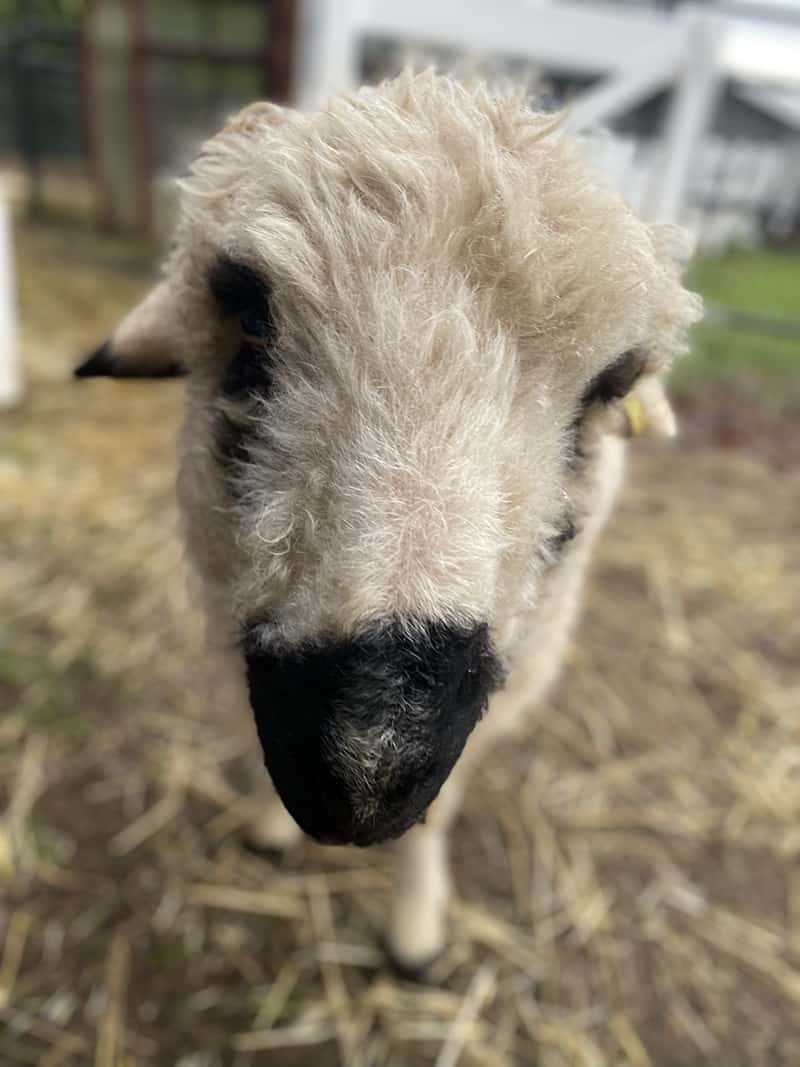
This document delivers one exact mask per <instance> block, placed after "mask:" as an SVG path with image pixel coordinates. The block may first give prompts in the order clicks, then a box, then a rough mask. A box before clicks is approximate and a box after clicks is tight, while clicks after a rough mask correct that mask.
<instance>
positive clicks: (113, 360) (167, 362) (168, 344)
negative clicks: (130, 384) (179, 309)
mask: <svg viewBox="0 0 800 1067" xmlns="http://www.w3.org/2000/svg"><path fill="white" fill-rule="evenodd" d="M179 336H180V332H179V329H178V323H177V321H176V302H175V300H174V299H173V295H172V293H171V290H170V286H169V285H168V283H167V282H161V283H160V284H159V285H157V286H156V287H155V289H153V290H152V291H151V292H150V293H149V294H148V295H147V296H146V297H145V298H144V300H143V301H142V302H141V303H140V304H138V305H137V306H136V307H135V308H134V309H133V310H132V311H131V312H129V313H128V314H127V315H126V316H125V318H124V319H123V320H122V322H121V323H120V324H119V326H118V327H117V329H116V330H115V331H114V333H113V334H112V335H111V337H110V338H109V340H108V341H106V342H105V343H104V344H102V345H100V347H99V348H97V349H95V351H94V352H92V354H91V355H90V356H89V357H88V358H87V359H85V360H84V361H83V363H81V364H80V366H78V367H76V368H75V372H74V374H75V377H76V378H97V377H104V378H177V377H180V376H181V375H183V374H185V373H186V369H185V367H184V366H183V365H182V363H181V361H180V360H179V359H178V358H177V356H176V354H175V353H176V349H177V339H178V337H179Z"/></svg>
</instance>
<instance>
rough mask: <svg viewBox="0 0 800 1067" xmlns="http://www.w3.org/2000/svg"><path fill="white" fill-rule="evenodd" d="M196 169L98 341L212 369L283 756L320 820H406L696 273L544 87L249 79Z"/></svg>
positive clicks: (258, 645)
mask: <svg viewBox="0 0 800 1067" xmlns="http://www.w3.org/2000/svg"><path fill="white" fill-rule="evenodd" d="M183 196H184V201H183V215H182V221H181V223H180V225H179V227H178V231H177V237H176V244H175V248H174V251H173V254H172V255H171V257H170V259H169V260H168V263H167V266H166V268H165V275H164V279H163V281H162V282H161V284H160V285H159V286H158V287H157V288H156V289H155V290H154V291H153V293H152V294H151V295H150V297H148V298H147V300H145V302H144V303H143V304H142V305H141V306H140V307H139V308H138V309H137V310H135V311H134V312H132V313H131V315H130V316H129V317H128V318H127V319H126V320H125V321H124V322H123V323H122V325H121V326H120V327H119V329H118V330H117V332H116V333H115V334H114V336H113V337H112V339H111V342H110V343H109V345H108V346H105V347H104V349H103V350H102V352H101V354H99V355H98V356H96V357H95V359H94V361H93V362H90V363H89V364H88V365H87V366H86V367H85V368H84V370H83V372H84V373H93V372H94V373H97V372H100V371H105V372H110V373H116V374H130V375H133V374H137V373H141V374H153V373H159V372H161V373H168V372H169V371H170V369H173V368H176V367H180V368H183V369H185V370H186V371H187V372H188V402H187V417H186V423H185V428H184V435H183V458H182V469H181V477H180V496H181V501H182V506H183V512H184V518H185V525H186V533H187V538H188V543H189V547H190V552H191V555H192V558H193V561H194V563H195V565H196V567H197V568H198V570H199V571H200V573H201V575H202V577H203V578H204V580H205V583H206V587H207V590H208V592H209V596H210V601H209V602H210V603H211V604H212V608H211V610H210V613H209V614H210V623H211V628H212V631H215V630H222V629H225V631H226V632H227V627H228V624H229V621H232V623H233V628H232V631H231V632H232V634H233V637H232V640H236V641H238V642H240V647H241V649H242V655H243V657H244V662H245V664H246V669H247V675H248V682H249V689H250V697H251V703H252V707H253V711H254V713H255V717H256V722H257V726H258V732H259V737H260V740H261V744H262V747H263V750H264V755H265V759H266V764H267V767H268V768H269V771H270V773H271V775H272V777H273V780H274V782H275V785H276V787H277V789H278V791H279V792H280V794H281V796H282V798H283V799H284V801H285V803H286V805H287V807H288V808H289V810H290V811H291V812H292V814H293V815H294V816H295V818H296V819H297V821H298V822H299V823H300V824H301V826H302V827H303V828H304V829H305V830H306V831H307V832H309V833H310V834H312V835H314V836H316V837H318V838H320V839H322V840H328V841H353V842H356V843H358V844H370V843H373V842H376V841H380V840H383V839H385V838H388V837H391V836H397V835H398V834H400V833H402V832H403V831H405V830H406V829H407V828H408V827H409V826H411V825H412V824H413V823H414V822H415V821H417V820H418V819H419V818H420V817H421V816H422V815H423V813H424V811H425V809H426V808H427V806H428V804H429V803H430V802H431V801H432V799H433V798H434V797H435V795H436V793H437V792H438V790H439V789H440V787H441V785H442V783H443V782H444V780H445V779H446V777H447V775H448V774H449V772H450V770H451V769H452V767H453V765H454V763H455V761H456V760H457V759H458V756H459V754H460V753H461V750H462V748H463V746H464V743H465V741H466V739H467V736H468V735H469V732H470V731H471V729H472V728H473V726H474V725H475V723H476V722H477V720H478V718H479V717H480V715H481V714H482V712H483V710H484V709H485V707H486V704H487V700H488V697H489V694H490V692H491V691H492V689H493V688H495V687H497V686H498V685H500V684H501V683H502V679H503V675H504V671H505V670H506V669H507V668H508V667H509V665H510V664H511V663H512V662H513V656H514V650H515V647H516V645H517V643H518V642H519V640H520V638H521V636H522V635H523V633H524V632H525V629H526V627H528V626H530V624H531V620H535V619H536V612H537V605H539V604H540V603H541V602H542V601H543V599H544V598H545V595H546V590H547V587H548V583H551V581H552V575H553V574H554V573H556V572H557V571H558V569H559V567H562V566H565V565H566V560H567V559H569V558H570V556H572V555H573V554H575V553H579V545H580V542H581V531H582V529H583V528H584V527H585V526H586V525H587V524H588V523H590V522H591V521H592V511H593V509H595V510H596V508H597V507H598V506H599V505H598V504H597V502H596V499H595V497H596V488H597V485H598V484H599V480H602V456H603V448H604V444H603V442H604V440H605V439H606V437H607V435H608V433H609V432H613V431H614V429H615V427H616V425H617V422H615V419H616V420H618V421H619V422H620V423H621V414H620V412H619V411H618V410H617V407H618V399H619V398H620V397H621V396H622V395H623V394H625V393H626V392H627V391H628V390H629V389H631V388H632V387H634V386H635V385H636V383H637V381H638V380H639V379H641V381H642V382H645V381H648V380H649V381H650V389H651V394H652V382H653V381H654V378H653V376H654V375H655V374H656V373H657V372H659V371H661V370H663V368H664V367H665V366H666V364H667V362H668V359H669V357H670V355H671V354H672V351H673V350H674V349H675V348H676V347H680V346H681V345H682V344H683V334H684V331H685V327H686V325H687V323H688V322H689V321H690V319H692V318H693V317H694V315H695V311H696V308H695V304H694V302H693V300H692V299H691V298H689V296H688V295H687V294H686V293H685V291H684V290H683V289H682V288H681V286H680V283H679V280H678V271H677V269H676V268H675V267H674V266H673V264H672V262H671V261H670V260H669V258H668V257H667V256H665V255H663V254H662V253H663V249H661V248H660V244H663V239H662V237H661V236H659V235H657V234H655V233H654V232H653V231H651V230H649V229H648V228H646V227H645V226H644V225H643V224H642V223H640V222H639V221H637V220H636V219H635V218H634V217H633V216H632V215H631V214H630V212H629V211H628V210H627V209H626V208H625V207H624V206H623V205H622V204H621V203H619V202H618V201H617V200H616V199H615V198H614V197H612V196H611V194H610V193H607V192H605V191H603V190H602V189H600V188H598V187H597V186H596V185H594V184H593V183H592V182H591V181H590V180H589V179H588V178H587V175H586V174H585V172H584V169H583V167H582V164H581V163H580V161H579V159H578V157H577V155H576V154H575V153H574V151H572V150H571V149H569V148H568V147H567V146H565V145H564V144H563V143H562V142H561V141H560V140H559V139H558V137H557V136H554V135H553V133H552V132H551V131H550V130H549V129H548V124H547V121H546V120H545V119H544V118H543V117H542V116H537V115H535V114H533V113H532V112H530V111H529V110H528V109H527V107H526V106H525V105H524V104H523V103H522V102H521V100H520V99H519V98H517V97H515V96H505V97H499V98H498V97H492V96H491V95H489V94H488V93H487V92H486V91H485V90H477V91H475V92H469V91H467V90H464V89H462V88H460V87H458V86H456V85H455V84H454V83H453V82H451V81H449V80H446V79H437V78H434V77H432V76H423V77H421V78H417V79H410V78H404V79H401V80H399V81H397V82H394V83H390V84H388V85H385V86H383V87H380V88H378V89H377V90H366V91H363V92H362V93H360V94H358V95H355V96H352V97H350V98H347V99H344V100H340V101H338V102H336V103H335V104H334V105H332V106H331V107H330V108H329V110H327V111H325V112H323V113H321V114H319V115H315V116H310V117H308V116H301V115H297V114H294V113H287V112H283V111H279V110H278V109H276V108H273V107H270V106H268V105H258V106H256V107H254V108H250V109H248V110H247V111H245V112H244V113H243V114H242V115H240V116H239V117H238V118H237V119H235V120H233V121H232V123H231V124H230V125H229V126H228V127H227V128H226V129H225V130H224V131H223V132H222V134H220V135H219V136H218V137H217V138H214V139H213V140H212V141H211V142H209V143H208V144H207V145H206V146H205V148H204V150H203V152H202V154H201V155H200V157H199V158H198V160H197V161H196V162H195V164H194V166H193V169H192V174H191V176H190V177H189V179H188V180H187V181H186V182H185V183H184V193H183ZM636 387H637V388H639V387H640V386H636ZM652 395H655V394H652ZM593 494H594V495H593ZM576 535H577V536H576Z"/></svg>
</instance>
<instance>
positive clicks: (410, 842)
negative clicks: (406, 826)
mask: <svg viewBox="0 0 800 1067" xmlns="http://www.w3.org/2000/svg"><path fill="white" fill-rule="evenodd" d="M395 849H396V852H395V863H394V878H393V881H392V903H391V918H390V924H389V939H388V946H387V947H388V950H389V955H390V956H391V959H392V963H393V964H394V966H395V968H396V970H397V971H398V973H399V974H400V975H401V976H402V977H405V978H411V979H415V980H417V981H419V980H424V979H425V978H426V977H427V972H428V969H429V967H430V965H431V964H432V963H433V961H434V960H435V959H436V958H437V956H439V955H440V953H441V952H442V949H443V948H444V946H445V930H446V918H447V916H446V912H447V901H448V898H449V895H450V872H449V865H448V858H447V828H446V826H443V825H441V824H438V823H436V822H434V823H431V822H430V821H428V822H426V823H425V824H422V825H419V826H415V827H413V829H411V830H409V831H408V833H407V834H405V835H404V836H403V837H401V839H400V840H399V841H398V842H397V844H396V845H395Z"/></svg>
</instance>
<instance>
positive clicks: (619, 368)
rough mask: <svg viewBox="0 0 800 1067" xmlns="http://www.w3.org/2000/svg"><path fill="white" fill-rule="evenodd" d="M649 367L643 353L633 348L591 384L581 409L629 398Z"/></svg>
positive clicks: (582, 399)
mask: <svg viewBox="0 0 800 1067" xmlns="http://www.w3.org/2000/svg"><path fill="white" fill-rule="evenodd" d="M646 365H647V357H646V356H645V354H644V353H643V352H640V351H639V350H638V349H636V348H632V349H631V350H630V351H629V352H623V354H622V355H621V356H620V357H619V359H616V360H615V361H614V362H613V363H612V364H611V365H610V366H609V367H606V368H605V370H603V371H601V372H600V373H599V374H598V375H597V376H596V377H595V378H593V379H592V380H591V382H589V384H588V386H587V387H586V389H585V390H584V391H583V395H582V397H581V407H582V408H588V407H589V406H590V405H591V404H593V403H594V402H595V401H596V400H599V401H601V402H602V403H603V404H609V403H610V402H611V401H612V400H620V399H622V397H624V396H627V395H628V393H629V392H630V391H631V389H632V388H633V387H634V385H635V384H636V381H637V379H638V378H639V377H640V376H641V375H642V373H643V372H644V369H645V367H646Z"/></svg>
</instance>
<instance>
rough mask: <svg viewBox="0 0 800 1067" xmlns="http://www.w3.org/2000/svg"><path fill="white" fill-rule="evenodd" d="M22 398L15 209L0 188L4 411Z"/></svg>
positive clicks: (0, 395)
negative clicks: (13, 237)
mask: <svg viewBox="0 0 800 1067" xmlns="http://www.w3.org/2000/svg"><path fill="white" fill-rule="evenodd" d="M21 398H22V371H21V368H20V365H19V360H18V357H17V325H16V305H15V295H14V257H13V254H12V244H11V210H10V208H9V205H8V200H7V198H6V195H5V192H4V190H3V189H2V188H0V408H10V407H13V406H14V405H15V404H17V403H18V402H19V401H20V400H21Z"/></svg>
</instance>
